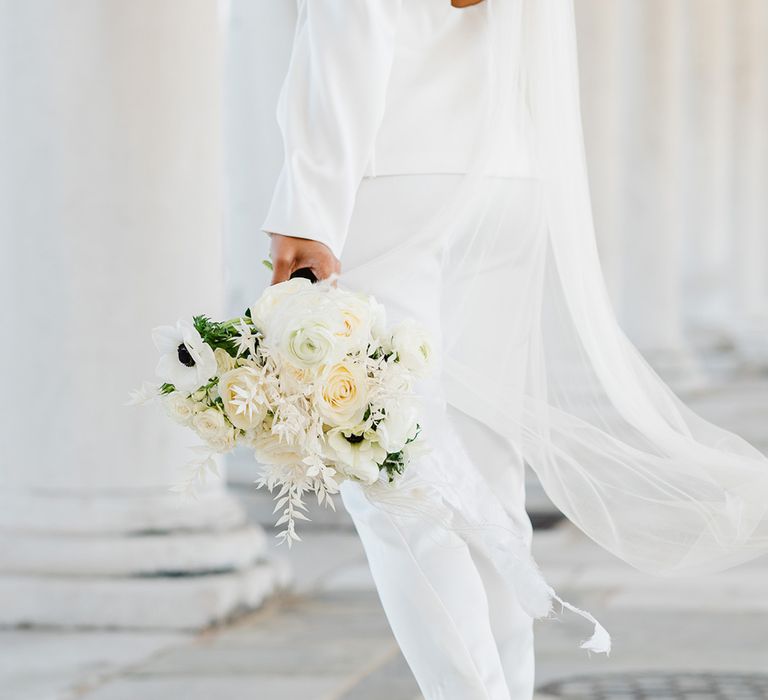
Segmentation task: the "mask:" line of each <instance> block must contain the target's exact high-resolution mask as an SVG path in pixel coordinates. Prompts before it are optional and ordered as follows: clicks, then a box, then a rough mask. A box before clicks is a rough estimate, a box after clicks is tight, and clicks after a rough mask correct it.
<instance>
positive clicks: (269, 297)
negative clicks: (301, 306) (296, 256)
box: [250, 277, 312, 331]
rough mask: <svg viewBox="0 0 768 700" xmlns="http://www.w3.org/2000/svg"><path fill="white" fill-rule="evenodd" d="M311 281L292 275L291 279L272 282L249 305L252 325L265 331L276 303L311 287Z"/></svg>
mask: <svg viewBox="0 0 768 700" xmlns="http://www.w3.org/2000/svg"><path fill="white" fill-rule="evenodd" d="M311 286H312V283H311V282H310V281H309V280H308V279H304V278H303V277H294V278H293V279H290V280H286V281H285V282H280V283H279V284H273V285H272V286H270V287H267V288H266V289H265V290H264V291H263V292H262V293H261V296H260V297H259V298H258V299H257V300H256V302H255V303H254V304H252V305H251V307H250V312H251V320H252V321H253V325H254V326H256V328H258V329H259V330H261V331H266V329H267V327H268V326H269V323H270V319H271V317H272V313H273V311H274V310H275V308H276V307H277V306H278V304H279V303H280V302H281V301H282V300H283V299H285V298H286V297H288V296H291V295H293V294H297V293H299V292H301V291H305V290H306V289H307V288H308V287H311Z"/></svg>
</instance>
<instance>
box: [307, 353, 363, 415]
mask: <svg viewBox="0 0 768 700" xmlns="http://www.w3.org/2000/svg"><path fill="white" fill-rule="evenodd" d="M368 383H369V381H368V375H367V374H366V371H365V367H364V366H363V365H361V364H359V363H356V362H352V361H349V360H345V361H343V362H339V363H337V364H335V365H330V366H328V367H326V368H325V370H324V371H323V372H322V374H321V375H320V376H319V377H318V381H317V384H316V390H315V402H316V406H317V409H318V411H319V412H320V415H321V416H322V418H323V422H324V423H325V424H326V425H330V426H332V427H349V426H351V425H356V424H357V423H359V422H360V421H362V420H363V415H364V414H365V410H366V409H367V408H368V394H369V388H368Z"/></svg>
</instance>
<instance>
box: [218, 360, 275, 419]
mask: <svg viewBox="0 0 768 700" xmlns="http://www.w3.org/2000/svg"><path fill="white" fill-rule="evenodd" d="M219 396H220V397H221V400H222V402H223V404H224V411H225V412H226V414H227V417H228V418H229V420H230V421H231V423H232V425H234V426H235V427H236V428H240V429H241V430H251V429H253V428H255V427H256V426H258V425H259V424H260V423H261V422H262V421H263V420H264V416H265V415H266V413H267V409H268V408H269V402H268V400H267V396H266V392H265V386H264V378H263V375H262V373H261V372H260V371H259V370H257V369H255V368H253V367H248V366H245V367H238V368H236V369H232V370H230V371H229V372H225V373H224V374H222V375H221V377H219Z"/></svg>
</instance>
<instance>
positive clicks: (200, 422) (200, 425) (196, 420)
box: [192, 408, 230, 441]
mask: <svg viewBox="0 0 768 700" xmlns="http://www.w3.org/2000/svg"><path fill="white" fill-rule="evenodd" d="M192 427H193V428H194V429H195V431H196V432H197V434H198V435H199V436H200V437H201V438H203V440H205V441H210V440H212V439H214V438H217V437H220V436H223V435H225V434H226V433H227V431H228V430H230V427H229V425H228V424H227V419H226V418H224V414H223V413H221V411H219V410H217V409H215V408H208V409H206V410H205V411H201V412H200V413H196V414H195V416H194V417H193V418H192Z"/></svg>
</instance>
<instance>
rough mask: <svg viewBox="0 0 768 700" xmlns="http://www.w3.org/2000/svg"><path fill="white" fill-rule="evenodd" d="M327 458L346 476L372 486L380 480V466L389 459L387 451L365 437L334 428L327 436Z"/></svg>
mask: <svg viewBox="0 0 768 700" xmlns="http://www.w3.org/2000/svg"><path fill="white" fill-rule="evenodd" d="M325 440H326V447H327V450H326V451H327V456H328V457H329V458H330V459H332V460H333V461H334V463H335V464H336V466H337V468H338V470H339V471H340V472H341V473H342V474H344V475H345V476H348V477H351V478H354V479H357V480H358V481H362V482H363V483H364V484H372V483H373V482H375V481H376V480H377V479H378V478H379V470H380V467H379V464H381V463H383V462H384V460H385V459H386V457H387V452H386V450H385V449H384V448H383V447H381V445H379V444H378V443H377V442H375V441H371V440H369V439H368V438H367V437H366V436H365V435H363V436H355V434H354V432H352V431H349V430H345V429H343V428H334V429H332V430H329V431H328V432H327V433H326V434H325Z"/></svg>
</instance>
